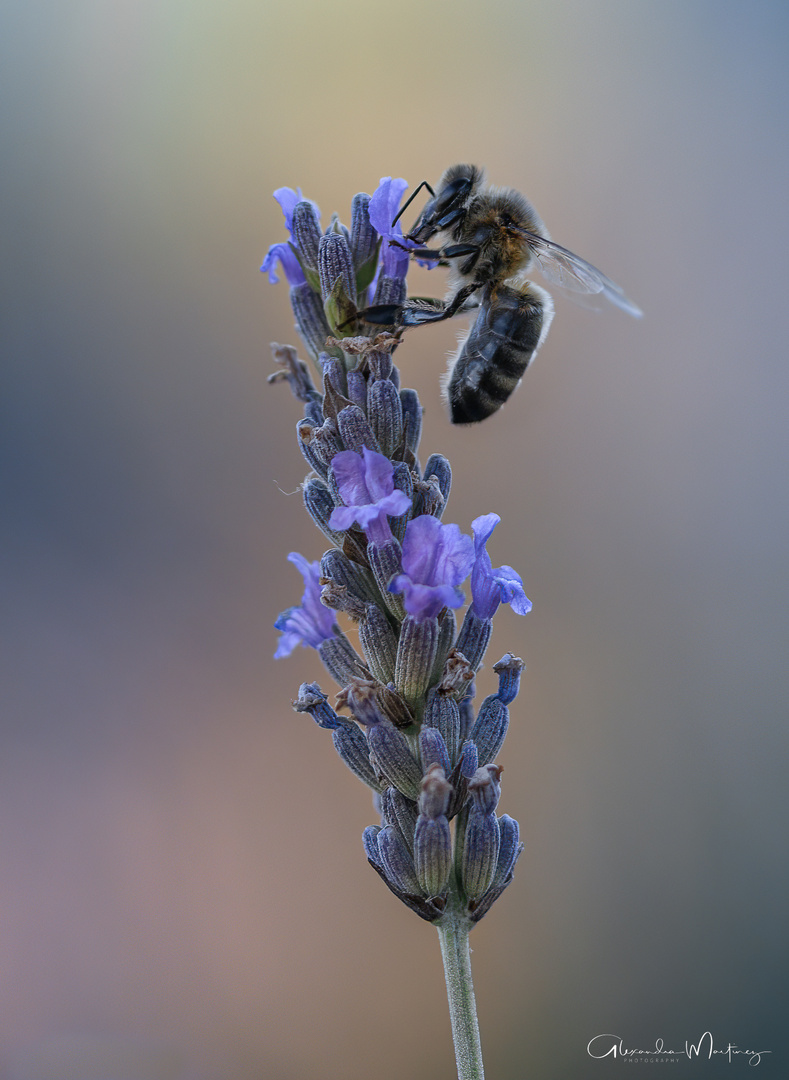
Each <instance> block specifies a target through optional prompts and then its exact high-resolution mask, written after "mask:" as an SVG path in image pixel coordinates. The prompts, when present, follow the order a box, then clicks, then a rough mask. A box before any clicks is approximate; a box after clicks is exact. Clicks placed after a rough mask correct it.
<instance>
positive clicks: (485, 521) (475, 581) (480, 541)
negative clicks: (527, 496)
mask: <svg viewBox="0 0 789 1080" xmlns="http://www.w3.org/2000/svg"><path fill="white" fill-rule="evenodd" d="M500 521H501V518H500V517H499V515H498V514H484V515H483V516H482V517H478V518H475V519H474V521H472V523H471V528H472V531H473V533H474V569H473V570H472V571H471V596H472V608H473V610H474V614H475V615H478V616H479V617H480V618H481V619H492V618H493V616H494V614H495V613H496V609H497V608H498V606H499V604H509V605H510V606H511V607H512V610H513V611H514V612H516V613H517V614H518V615H526V614H527V613H528V612H529V611H531V600H529V598H528V597H527V596H526V593H525V592H524V591H523V581H522V580H521V577H520V575H519V574H517V573H516V572H515V571H514V570H513V569H512V567H511V566H499V567H497V568H496V569H495V570H494V569H493V565H492V563H491V561H490V555H488V553H487V551H486V550H485V545H486V544H487V542H488V540H489V539H490V536H491V533H492V532H493V530H494V529H495V528H496V526H497V525H498V523H499V522H500Z"/></svg>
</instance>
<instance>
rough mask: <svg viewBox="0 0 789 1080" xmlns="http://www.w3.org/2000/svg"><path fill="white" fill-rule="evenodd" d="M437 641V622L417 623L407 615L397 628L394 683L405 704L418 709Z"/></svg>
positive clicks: (434, 657)
mask: <svg viewBox="0 0 789 1080" xmlns="http://www.w3.org/2000/svg"><path fill="white" fill-rule="evenodd" d="M438 639H439V626H438V619H429V618H428V619H423V620H422V621H421V622H418V621H417V620H416V619H415V618H414V616H413V615H406V617H405V619H404V620H403V624H402V626H401V628H400V640H399V642H398V646H397V664H396V666H395V680H394V681H395V686H396V687H397V689H398V691H399V692H400V693H401V694H402V695H403V697H404V698H405V700H406V701H407V702H408V704H409V705H411V706H412V707H415V708H417V709H418V708H419V706H420V705H421V704H422V701H423V699H424V695H425V693H426V692H427V689H428V687H429V686H430V680H431V676H432V674H433V667H434V664H435V659H436V651H437V649H438Z"/></svg>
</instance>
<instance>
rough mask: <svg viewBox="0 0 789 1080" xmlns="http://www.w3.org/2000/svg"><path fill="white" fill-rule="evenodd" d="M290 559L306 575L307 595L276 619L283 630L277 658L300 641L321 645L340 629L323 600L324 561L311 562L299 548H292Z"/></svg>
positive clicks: (304, 576) (279, 628) (289, 651)
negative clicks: (322, 567)
mask: <svg viewBox="0 0 789 1080" xmlns="http://www.w3.org/2000/svg"><path fill="white" fill-rule="evenodd" d="M288 562H292V563H293V565H294V566H295V567H296V568H297V569H298V571H299V573H300V574H301V575H302V577H303V578H304V595H303V596H302V598H301V604H297V605H295V606H294V607H292V608H288V609H287V611H283V612H282V614H281V615H279V616H278V617H277V620H276V622H275V623H274V626H275V627H276V629H277V630H281V631H282V636H281V637H280V639H279V642H278V644H277V651H276V652H275V653H274V656H275V658H280V657H282V656H289V655H290V654H291V653H292V652H293V650H294V649H295V648H296V646H297V645H305V646H306V645H311V646H312V648H314V649H317V647H318V646H319V645H320V644H321V642H323V641H326V640H327V639H328V638H331V637H334V635H335V633H336V631H337V623H336V620H335V618H334V613H333V612H332V611H331V610H330V609H329V608H327V607H325V606H324V605H323V604H322V603H321V599H320V596H321V585H320V577H321V567H320V563H318V562H312V563H311V562H308V561H307V559H305V558H304V556H303V555H300V554H299V553H298V552H297V551H291V553H290V555H288Z"/></svg>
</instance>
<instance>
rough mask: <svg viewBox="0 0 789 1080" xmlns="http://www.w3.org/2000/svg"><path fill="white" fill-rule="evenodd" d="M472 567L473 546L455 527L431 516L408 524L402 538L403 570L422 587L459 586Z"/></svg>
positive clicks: (468, 538)
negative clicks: (443, 523)
mask: <svg viewBox="0 0 789 1080" xmlns="http://www.w3.org/2000/svg"><path fill="white" fill-rule="evenodd" d="M473 564H474V545H473V542H472V539H471V537H470V536H466V535H465V534H464V533H461V531H460V529H459V528H458V526H457V525H442V524H441V522H440V521H439V520H438V518H435V517H433V516H432V514H422V515H420V516H419V517H417V518H414V519H413V520H412V521H409V523H408V525H407V527H406V531H405V538H404V539H403V570H404V571H405V573H406V574H408V576H409V577H410V578H411V579H412V580H413V581H417V582H419V583H420V584H422V585H453V586H454V585H460V583H461V582H462V581H465V579H466V578H467V577H468V575H469V573H470V571H471V568H472V566H473Z"/></svg>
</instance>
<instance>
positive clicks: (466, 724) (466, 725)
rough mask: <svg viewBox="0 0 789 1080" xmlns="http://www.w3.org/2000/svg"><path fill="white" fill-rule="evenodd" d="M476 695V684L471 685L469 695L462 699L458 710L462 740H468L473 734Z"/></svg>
mask: <svg viewBox="0 0 789 1080" xmlns="http://www.w3.org/2000/svg"><path fill="white" fill-rule="evenodd" d="M475 694H476V687H475V685H474V683H473V682H472V683H469V686H468V693H467V694H466V696H465V697H464V698H461V700H460V702H459V704H458V708H459V709H460V737H461V739H467V738H468V737H469V735H470V734H471V729H472V728H473V727H474V695H475Z"/></svg>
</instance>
